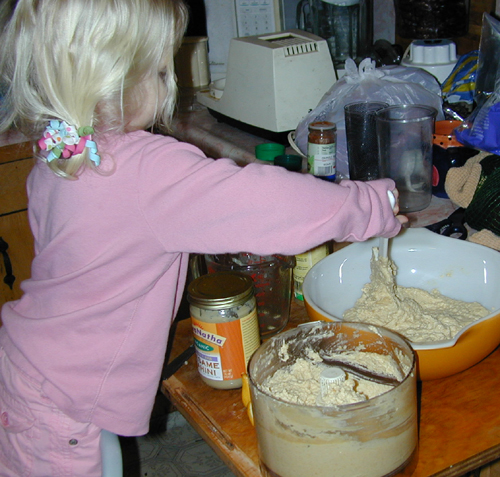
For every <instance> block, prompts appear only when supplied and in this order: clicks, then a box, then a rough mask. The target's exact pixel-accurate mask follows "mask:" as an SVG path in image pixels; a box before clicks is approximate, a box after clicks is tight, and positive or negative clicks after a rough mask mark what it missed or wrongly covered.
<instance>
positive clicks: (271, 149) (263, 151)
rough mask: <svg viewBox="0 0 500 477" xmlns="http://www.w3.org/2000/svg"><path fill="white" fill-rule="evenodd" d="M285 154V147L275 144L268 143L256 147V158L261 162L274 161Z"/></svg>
mask: <svg viewBox="0 0 500 477" xmlns="http://www.w3.org/2000/svg"><path fill="white" fill-rule="evenodd" d="M281 154H285V146H283V144H278V143H274V142H266V143H264V144H258V145H257V146H255V157H256V158H257V159H260V160H261V161H269V162H272V161H274V158H275V157H276V156H279V155H281Z"/></svg>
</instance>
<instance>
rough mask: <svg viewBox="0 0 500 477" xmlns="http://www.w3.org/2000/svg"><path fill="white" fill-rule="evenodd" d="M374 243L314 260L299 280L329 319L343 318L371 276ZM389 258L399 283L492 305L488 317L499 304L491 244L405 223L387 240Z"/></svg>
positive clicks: (498, 266) (496, 256)
mask: <svg viewBox="0 0 500 477" xmlns="http://www.w3.org/2000/svg"><path fill="white" fill-rule="evenodd" d="M378 243H379V239H370V240H368V241H366V242H362V243H355V244H352V245H349V246H347V247H345V248H343V249H341V250H339V251H338V252H335V253H333V254H331V255H329V256H328V257H326V258H324V259H323V260H321V261H320V262H318V263H317V264H316V265H315V266H314V267H313V268H312V269H311V270H310V271H309V273H308V274H307V276H306V278H305V280H304V286H303V292H304V298H305V299H306V300H307V302H308V303H309V305H310V306H312V307H313V308H314V309H316V310H317V311H319V312H321V313H322V314H324V315H325V316H327V317H328V318H330V319H332V320H342V316H343V314H344V312H345V311H346V310H347V309H349V308H351V307H352V306H354V304H355V302H356V300H357V299H358V298H359V297H360V296H361V291H362V288H363V286H364V285H365V284H366V283H368V282H369V280H370V259H371V255H372V248H373V247H378ZM389 257H390V258H391V260H393V261H394V263H395V264H396V266H397V267H398V271H397V276H396V281H397V284H398V285H399V286H404V287H418V288H422V289H424V290H427V291H431V290H433V289H438V290H439V291H440V292H441V293H442V294H443V295H446V296H448V297H450V298H455V299H458V300H464V301H477V302H479V303H481V304H482V305H483V306H485V307H486V308H488V309H491V311H492V313H491V315H488V317H489V316H493V315H495V314H496V313H495V311H496V310H499V309H500V292H499V289H498V283H500V253H499V252H497V251H495V250H493V249H490V248H488V247H484V246H482V245H477V244H474V243H471V242H465V241H462V240H458V239H454V238H449V237H444V236H441V235H438V234H436V233H434V232H431V231H429V230H427V229H424V228H418V229H411V228H410V229H406V230H404V231H403V232H401V233H400V234H399V235H398V236H397V237H395V238H393V239H391V240H390V244H389ZM441 343H442V342H441ZM452 344H453V343H452ZM452 344H450V345H452ZM432 347H435V346H432Z"/></svg>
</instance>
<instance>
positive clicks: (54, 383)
mask: <svg viewBox="0 0 500 477" xmlns="http://www.w3.org/2000/svg"><path fill="white" fill-rule="evenodd" d="M2 9H3V10H2V12H1V13H2V15H1V18H2V19H3V25H2V31H3V34H2V37H1V39H0V44H1V45H2V48H1V50H2V51H1V52H0V67H1V72H2V83H3V89H4V91H5V97H4V102H3V105H2V108H1V117H0V132H1V131H4V130H6V129H7V128H8V127H9V126H11V125H14V126H15V127H17V128H18V129H20V130H21V131H23V132H24V133H25V134H26V135H28V136H29V137H30V138H32V139H33V140H34V142H35V144H36V148H37V158H38V160H37V163H36V164H35V166H34V169H33V171H32V172H31V174H30V176H29V179H28V194H29V218H30V224H31V228H32V231H33V234H34V237H35V249H36V250H35V252H36V257H35V259H34V261H33V264H32V276H31V278H30V279H29V280H26V281H25V282H24V283H23V285H22V288H23V291H24V295H23V297H22V298H21V299H20V300H18V301H15V302H10V303H7V304H6V305H5V306H4V307H3V309H2V316H1V318H2V321H3V327H2V328H1V329H0V346H1V348H0V424H1V426H0V474H1V475H2V476H17V475H30V476H49V475H50V476H86V477H89V476H98V475H100V472H101V467H100V466H101V464H100V453H99V439H100V433H101V430H102V429H106V430H108V431H111V432H113V433H116V434H120V435H126V436H132V435H141V434H145V433H147V431H148V422H149V416H150V412H151V409H152V406H153V401H154V398H155V394H156V391H157V388H158V383H159V380H160V371H161V368H162V364H163V359H164V356H165V347H166V343H167V338H168V332H169V328H170V324H171V321H172V319H173V317H174V316H175V313H176V310H177V308H178V305H179V301H180V298H181V295H182V292H183V289H184V285H185V280H186V268H187V261H188V254H189V253H224V252H231V253H236V252H240V251H249V252H254V253H257V254H274V253H283V254H296V253H300V252H303V251H304V250H307V249H310V248H312V247H314V246H316V245H318V244H320V243H323V242H326V241H327V240H331V239H335V240H337V241H345V240H350V241H360V240H365V239H367V238H369V237H372V236H384V237H392V236H394V235H396V234H397V233H398V231H399V230H400V227H401V224H400V222H404V221H405V218H403V217H395V216H394V212H395V211H393V210H392V208H391V206H390V203H389V200H388V194H387V193H388V191H390V190H394V183H393V182H392V181H391V180H380V181H374V182H369V183H357V182H353V181H343V182H342V183H340V184H331V183H327V182H324V181H321V180H318V179H316V178H314V177H312V176H310V175H302V174H297V173H290V172H287V171H286V170H284V169H282V168H279V167H271V166H265V165H257V164H252V165H248V166H246V167H244V168H241V167H239V166H237V165H236V164H235V163H234V162H233V161H231V160H229V159H218V160H212V159H208V158H206V157H205V155H204V154H203V153H202V152H201V151H200V150H199V149H197V148H196V147H194V146H192V145H190V144H185V143H181V142H178V141H177V140H175V139H173V138H172V137H168V136H164V135H154V134H151V133H149V132H145V131H144V130H145V129H147V128H149V127H150V126H151V125H152V124H154V123H155V124H157V125H162V126H164V127H167V126H168V125H169V122H170V118H171V114H172V111H173V109H174V104H175V97H176V87H175V75H174V71H173V68H174V62H173V58H174V53H175V51H176V49H177V47H178V46H179V44H180V41H181V38H182V35H183V32H184V28H185V25H186V9H185V7H184V6H183V4H182V3H181V0H120V1H117V0H18V1H17V2H16V1H14V0H9V1H5V2H3V4H2ZM396 195H397V193H396ZM396 213H397V210H396Z"/></svg>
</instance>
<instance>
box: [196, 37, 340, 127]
mask: <svg viewBox="0 0 500 477" xmlns="http://www.w3.org/2000/svg"><path fill="white" fill-rule="evenodd" d="M335 81H336V76H335V70H334V68H333V62H332V59H331V56H330V53H329V49H328V45H327V43H326V40H324V39H322V38H320V37H318V36H316V35H313V34H312V33H307V32H304V31H301V30H295V29H291V30H286V31H283V32H276V33H272V34H268V35H256V36H249V37H242V38H233V39H232V40H231V42H230V47H229V60H228V69H227V76H226V78H225V79H219V80H217V81H215V82H213V83H211V85H210V89H209V90H202V91H199V92H198V93H197V95H196V98H197V100H198V101H199V102H200V103H201V104H203V105H205V106H206V107H207V108H208V109H209V110H212V111H214V112H216V113H219V114H220V115H223V116H225V117H227V118H231V119H233V120H236V121H239V122H241V123H244V124H247V125H251V126H254V127H257V128H260V129H263V130H266V131H273V132H278V133H279V132H285V131H291V130H293V129H295V128H296V127H297V125H298V123H299V122H300V120H301V119H302V118H303V117H304V116H305V115H306V114H307V113H308V112H309V111H310V110H311V109H314V108H315V107H316V106H317V105H318V103H319V101H320V99H321V98H322V96H323V95H324V94H325V93H326V92H327V91H328V89H329V88H330V87H331V86H332V85H333V84H334V83H335Z"/></svg>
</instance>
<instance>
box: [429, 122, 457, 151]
mask: <svg viewBox="0 0 500 477" xmlns="http://www.w3.org/2000/svg"><path fill="white" fill-rule="evenodd" d="M461 124H462V121H453V120H446V121H436V125H435V127H434V135H433V137H432V142H433V144H435V145H436V146H440V147H442V148H443V149H447V148H448V147H462V146H463V144H462V143H460V142H458V141H457V138H456V137H455V134H454V132H453V130H454V129H455V128H457V127H458V126H460V125H461Z"/></svg>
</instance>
